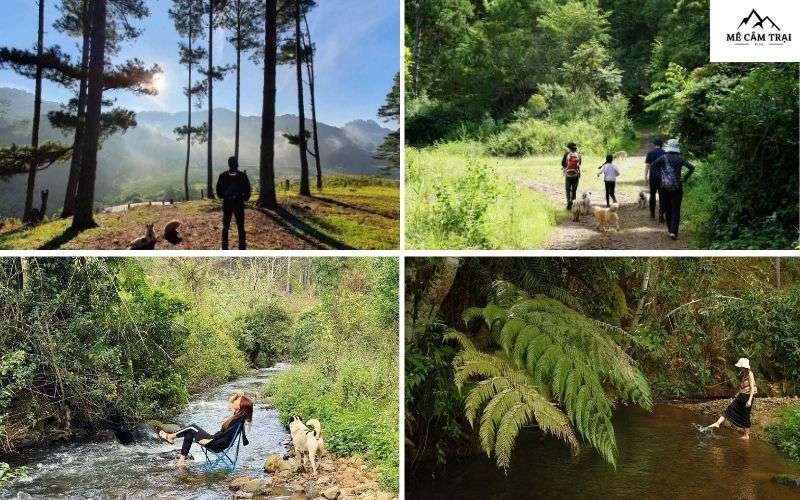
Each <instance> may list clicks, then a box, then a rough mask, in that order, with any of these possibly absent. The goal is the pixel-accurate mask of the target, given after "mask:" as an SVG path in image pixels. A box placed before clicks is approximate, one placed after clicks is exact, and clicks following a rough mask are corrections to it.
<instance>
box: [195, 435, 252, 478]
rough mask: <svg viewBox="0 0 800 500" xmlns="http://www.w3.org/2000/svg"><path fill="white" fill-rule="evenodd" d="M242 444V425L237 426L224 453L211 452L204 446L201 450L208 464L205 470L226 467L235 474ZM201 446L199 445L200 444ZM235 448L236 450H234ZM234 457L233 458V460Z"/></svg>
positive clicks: (205, 465)
mask: <svg viewBox="0 0 800 500" xmlns="http://www.w3.org/2000/svg"><path fill="white" fill-rule="evenodd" d="M241 442H242V424H239V425H237V426H236V430H235V431H234V432H233V434H232V435H231V440H230V442H229V443H228V446H226V447H225V449H224V450H222V451H214V450H209V449H208V448H206V447H205V446H203V445H200V449H201V450H203V454H204V455H205V456H206V463H205V464H204V465H203V469H204V470H213V469H216V468H217V467H220V466H221V467H224V468H225V469H227V470H228V472H233V470H234V469H235V468H236V462H237V461H238V460H239V445H240V443H241ZM198 444H199V443H198ZM234 447H235V448H236V449H235V450H234ZM231 455H233V458H231Z"/></svg>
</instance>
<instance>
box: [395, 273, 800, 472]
mask: <svg viewBox="0 0 800 500" xmlns="http://www.w3.org/2000/svg"><path fill="white" fill-rule="evenodd" d="M453 260H457V264H456V266H457V272H456V274H455V275H454V277H452V276H453V275H452V274H451V273H452V270H449V271H447V270H446V269H447V267H446V266H443V260H442V259H433V258H426V259H423V258H420V259H410V260H408V261H407V266H406V270H407V280H406V283H407V284H406V292H407V297H406V313H407V317H406V321H407V323H406V324H407V328H406V332H407V334H406V336H407V347H406V412H407V415H406V438H407V440H408V441H409V445H408V447H407V450H408V453H407V457H408V466H409V471H412V472H413V471H414V470H415V469H416V468H417V467H420V466H421V465H423V464H428V465H430V464H432V463H439V464H443V463H445V462H446V461H447V460H448V458H449V457H451V456H452V455H456V454H459V453H461V452H462V451H465V448H469V447H470V446H481V445H483V448H484V450H487V448H489V445H491V444H492V441H491V439H489V440H487V439H486V438H491V437H492V435H488V434H487V435H486V436H484V435H482V434H483V433H484V432H488V431H484V430H483V427H484V422H483V421H480V418H481V416H482V415H483V414H484V413H485V412H486V411H487V410H486V408H488V406H485V405H486V404H488V401H491V400H492V398H495V397H496V395H494V394H493V393H494V392H498V393H499V391H501V390H504V389H503V388H502V387H501V386H500V385H497V384H499V383H500V382H502V381H503V380H509V387H513V388H514V389H515V390H521V389H525V390H529V387H531V386H532V387H535V388H536V391H537V393H540V394H545V395H546V396H547V397H548V398H549V400H550V401H553V402H555V403H556V404H557V406H558V407H559V408H560V409H561V411H563V412H565V413H566V414H567V415H568V416H569V420H570V423H571V424H572V425H573V426H574V428H575V429H576V434H577V435H579V436H581V437H582V438H583V439H587V438H586V434H584V433H583V431H582V430H581V426H582V425H586V421H585V420H583V421H582V423H581V424H578V423H577V421H576V420H579V419H578V417H577V415H579V414H581V412H585V411H588V410H587V409H586V407H585V405H590V404H595V405H600V406H598V407H596V408H595V410H594V411H592V412H590V413H591V414H592V415H594V416H595V417H594V418H596V419H599V420H602V419H604V418H607V417H608V415H609V414H610V411H611V409H612V408H613V407H614V405H615V404H616V403H619V402H624V401H631V402H633V403H635V404H640V405H642V406H645V407H647V406H649V404H650V403H649V401H650V396H649V393H650V391H651V390H652V393H653V397H655V398H687V397H691V398H694V397H730V395H731V394H733V393H734V392H735V390H736V388H737V387H738V374H737V372H736V370H735V368H734V367H733V363H734V362H735V361H736V359H738V358H739V357H742V356H746V357H748V358H749V359H750V361H751V364H752V366H753V370H754V373H755V376H756V380H757V381H758V382H757V383H758V387H759V394H762V395H776V396H780V395H795V394H798V393H800V386H798V384H797V382H796V381H797V380H798V370H799V369H800V363H799V361H800V339H798V338H797V334H796V332H797V331H798V330H800V312H799V311H800V303H799V302H798V301H800V263H798V262H797V261H796V260H794V259H786V258H767V259H756V258H717V259H701V258H682V259H674V258H658V259H645V258H536V259H532V258H531V259H519V258H504V259H498V258H470V259H453ZM448 277H450V278H449V279H451V280H452V281H448ZM498 280H502V281H503V282H507V283H511V284H512V286H506V289H507V290H508V291H513V293H512V294H510V295H506V297H505V299H503V300H501V298H502V297H503V294H500V295H498V293H497V292H498V290H497V288H496V287H495V283H497V281H498ZM431 297H435V298H434V299H432V298H431ZM498 297H500V298H498ZM527 297H532V298H527ZM487 304H488V305H487ZM472 307H479V308H481V309H480V311H481V314H482V316H483V318H484V319H485V321H484V322H481V323H479V322H476V321H469V322H468V323H466V324H465V323H464V321H463V319H462V318H463V317H466V318H467V319H470V318H472V317H473V313H472V311H473V310H472V309H470V308H472ZM548 311H549V312H552V314H547V313H546V312H548ZM465 314H466V316H465ZM448 329H454V330H458V331H459V332H461V334H462V335H463V336H464V337H463V338H464V339H466V340H467V341H469V342H471V343H472V344H474V346H475V348H476V350H475V352H477V353H478V357H477V360H478V361H480V362H482V363H483V362H485V366H484V367H483V368H484V369H483V371H480V372H470V371H469V369H468V368H467V367H468V366H469V365H468V364H467V363H466V361H469V359H466V358H465V357H464V351H460V352H461V354H459V351H458V350H457V349H456V348H455V344H453V343H451V342H447V341H446V340H445V339H444V338H443V332H446V331H447V330H448ZM589 332H594V333H593V334H592V335H590V336H585V337H584V336H582V335H587V334H588V333H589ZM592 339H595V340H592ZM597 342H599V343H597ZM462 344H465V342H463V341H462ZM598 353H606V354H605V356H606V357H597V356H598ZM614 356H617V359H616V360H615V359H614ZM453 363H455V373H454V372H453V370H448V368H449V367H452V366H453ZM475 366H480V365H479V364H476V365H475ZM626 366H627V367H633V368H625V369H624V373H625V374H626V375H627V376H630V377H632V378H630V379H628V380H629V381H631V383H627V384H620V383H619V382H618V381H619V378H618V377H619V374H614V373H611V372H608V371H604V367H615V368H612V371H613V369H620V370H623V367H626ZM501 368H502V369H501ZM491 370H494V371H493V372H492V371H491ZM520 370H521V371H522V373H521V374H520V373H519V372H520ZM592 370H597V372H594V373H597V374H598V378H597V379H595V380H594V381H592V380H591V379H589V380H588V382H587V380H582V382H581V383H578V382H577V380H575V379H574V377H575V376H577V375H573V380H570V373H571V371H572V372H575V373H580V374H581V377H586V376H588V375H587V373H588V374H589V375H590V374H591V373H593V372H592ZM628 370H631V371H628ZM638 372H641V375H643V376H644V379H646V381H647V383H644V380H643V379H641V378H639V377H641V375H639V376H637V375H635V374H636V373H638ZM473 374H477V375H480V376H478V377H476V380H478V382H479V383H478V384H477V385H464V387H465V388H466V389H467V390H465V391H461V392H459V391H458V389H457V386H458V385H459V384H464V383H466V382H467V380H466V379H467V378H469V377H470V376H471V375H473ZM487 374H488V375H487ZM498 375H500V376H501V378H499V379H496V380H497V383H496V384H494V385H492V384H490V383H489V382H481V381H487V380H491V377H496V376H498ZM523 375H524V376H530V377H532V382H529V381H524V379H523V378H520V377H522V376H523ZM512 382H513V384H512ZM502 383H503V384H504V383H505V382H502ZM489 385H492V387H489ZM570 387H571V388H572V389H568V388H570ZM584 388H585V389H584ZM622 388H627V389H622ZM581 390H584V391H590V392H591V395H592V397H591V398H589V396H588V394H585V395H583V396H580V391H581ZM475 391H477V392H475ZM564 391H567V392H564ZM569 391H572V393H571V394H573V396H571V397H572V398H577V399H572V400H571V402H570V400H569V399H568V394H570V392H569ZM575 391H577V393H576V392H575ZM512 392H513V391H512ZM517 394H518V393H517ZM576 394H577V396H576ZM604 395H605V396H604ZM514 397H516V396H514V395H509V396H507V398H509V399H513V398H514ZM606 398H607V399H606ZM575 401H581V403H580V404H579V405H576V403H575ZM607 405H608V406H607ZM530 407H531V408H533V407H534V406H530ZM578 407H579V408H581V410H580V411H578V412H577V414H576V413H575V408H578ZM523 408H524V407H520V410H519V411H521V412H522V411H523ZM570 408H572V410H571V409H570ZM465 409H466V411H465ZM489 410H491V411H490V412H489V414H490V415H491V417H487V418H491V419H492V421H493V422H494V425H495V426H498V425H500V422H502V419H503V418H504V417H505V416H506V415H507V414H508V412H507V411H499V413H497V414H495V410H493V409H491V408H489ZM512 417H513V418H512V420H510V422H511V423H510V424H509V425H510V426H511V427H510V431H506V432H508V435H510V436H515V435H516V434H515V432H516V429H515V426H516V425H517V424H518V423H519V422H521V421H527V420H528V419H531V418H533V417H531V416H530V415H526V418H525V419H522V420H517V419H516V418H517V417H514V416H513V415H512ZM470 421H474V422H476V427H478V428H479V433H478V435H477V436H476V438H477V439H478V441H477V442H473V441H470V440H468V439H466V438H465V433H466V435H470V436H471V435H472V434H473V433H472V432H471V431H470V430H469V429H470V427H469V423H470ZM479 424H480V425H479ZM512 424H513V425H512ZM590 425H598V421H591V423H590ZM604 425H605V424H604ZM601 429H602V428H601ZM611 432H612V433H613V430H612V431H611ZM599 435H603V434H602V433H601V434H599ZM611 435H612V436H613V434H611ZM606 439H607V438H606ZM588 441H589V442H590V443H592V444H593V447H595V448H596V449H598V450H599V451H600V452H603V450H604V449H606V451H608V449H607V448H606V447H605V445H606V444H608V443H607V442H606V443H605V444H604V443H603V442H601V441H600V440H597V441H598V442H599V446H597V445H596V444H595V442H593V441H592V440H591V439H588ZM501 444H502V447H501V448H502V453H497V457H496V458H498V463H500V464H501V465H505V464H506V463H507V462H506V460H507V459H508V458H509V457H511V458H512V463H513V456H512V455H508V453H509V452H508V446H509V444H510V445H511V448H513V442H511V443H508V442H507V441H503V442H502V443H501ZM496 447H497V443H495V445H494V446H493V447H492V448H490V449H496ZM611 449H612V450H613V448H611ZM487 451H488V450H487ZM495 453H496V451H495ZM612 456H613V454H612ZM501 458H502V460H499V459H501Z"/></svg>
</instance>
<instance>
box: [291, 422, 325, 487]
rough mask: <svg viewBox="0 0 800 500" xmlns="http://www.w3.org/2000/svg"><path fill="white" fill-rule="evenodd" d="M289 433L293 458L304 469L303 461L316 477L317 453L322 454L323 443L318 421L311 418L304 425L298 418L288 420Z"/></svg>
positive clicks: (320, 426)
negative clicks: (292, 447)
mask: <svg viewBox="0 0 800 500" xmlns="http://www.w3.org/2000/svg"><path fill="white" fill-rule="evenodd" d="M289 433H290V434H291V435H292V446H294V456H295V458H296V459H297V461H298V462H299V463H300V465H302V466H303V468H305V459H304V457H306V456H307V457H308V461H309V462H310V464H311V470H312V471H313V472H314V475H315V476H316V475H317V453H320V454H322V452H323V450H324V449H325V443H324V441H323V440H322V425H321V424H320V423H319V420H317V419H315V418H312V419H311V420H309V421H308V422H306V423H305V424H304V423H303V421H302V420H301V419H300V417H290V418H289Z"/></svg>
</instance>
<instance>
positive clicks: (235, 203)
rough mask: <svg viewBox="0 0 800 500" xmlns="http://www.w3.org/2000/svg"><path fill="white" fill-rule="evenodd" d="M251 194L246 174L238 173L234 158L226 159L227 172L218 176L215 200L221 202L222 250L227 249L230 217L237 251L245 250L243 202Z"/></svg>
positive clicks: (236, 162)
mask: <svg viewBox="0 0 800 500" xmlns="http://www.w3.org/2000/svg"><path fill="white" fill-rule="evenodd" d="M251 194H252V191H251V188H250V179H248V178H247V172H240V171H239V162H238V161H237V160H236V157H235V156H231V157H230V158H228V171H227V172H222V173H221V174H219V178H218V179H217V198H220V199H221V200H222V249H223V250H227V249H228V232H229V231H230V228H231V217H232V216H233V217H236V232H237V233H239V250H245V249H246V248H247V241H246V239H245V233H244V202H246V201H248V200H249V199H250V195H251Z"/></svg>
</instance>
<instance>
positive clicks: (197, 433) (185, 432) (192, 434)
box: [175, 424, 214, 457]
mask: <svg viewBox="0 0 800 500" xmlns="http://www.w3.org/2000/svg"><path fill="white" fill-rule="evenodd" d="M175 436H176V437H182V438H183V444H182V445H181V455H183V456H184V457H188V456H189V449H190V448H191V447H192V443H194V442H197V441H200V440H201V439H212V438H213V437H214V436H212V435H211V434H209V433H207V432H206V431H204V430H203V429H202V428H200V426H198V425H194V424H192V425H190V426H189V427H186V428H184V429H181V430H179V431H178V432H176V433H175Z"/></svg>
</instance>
